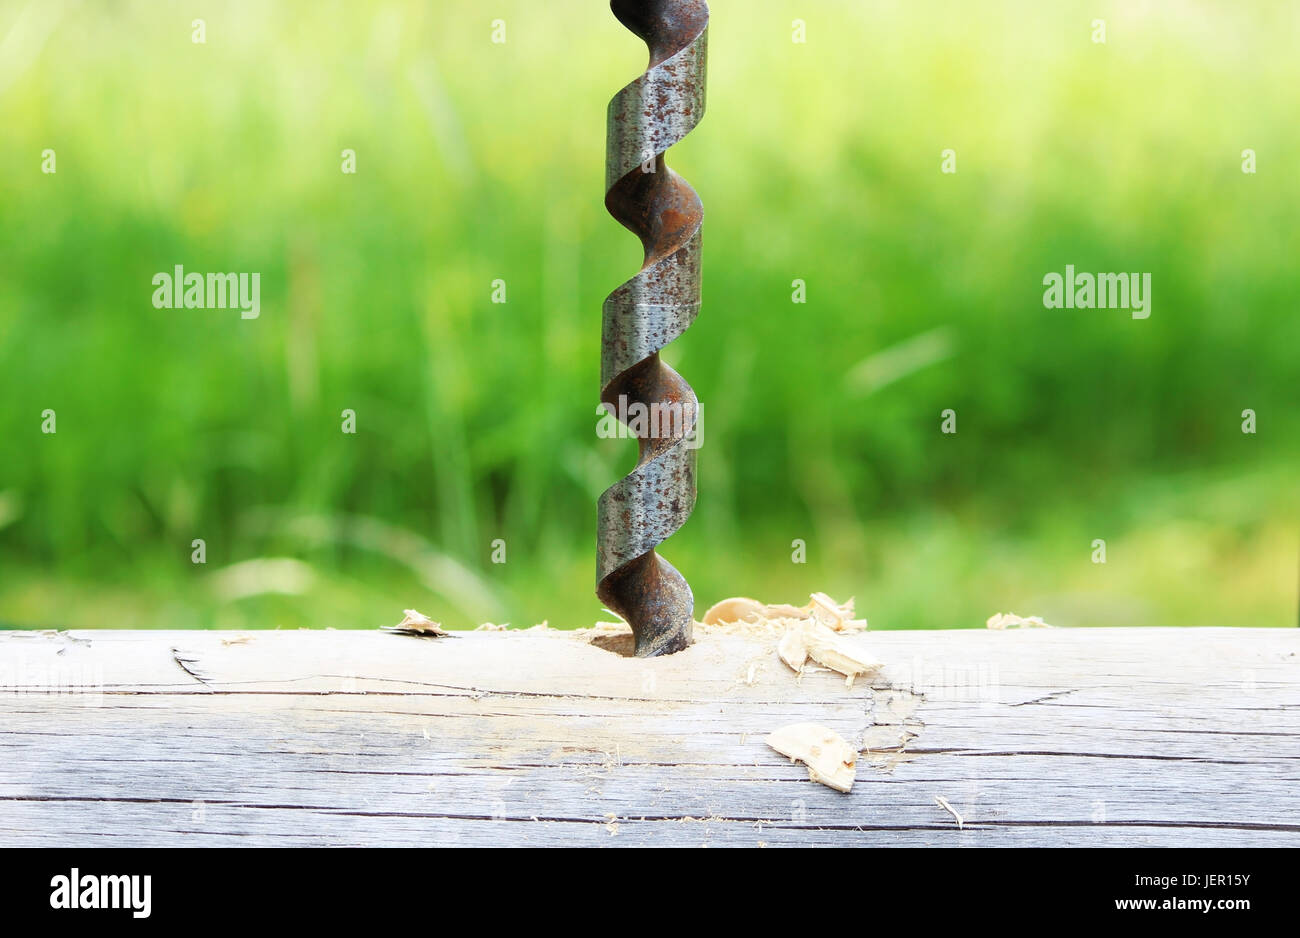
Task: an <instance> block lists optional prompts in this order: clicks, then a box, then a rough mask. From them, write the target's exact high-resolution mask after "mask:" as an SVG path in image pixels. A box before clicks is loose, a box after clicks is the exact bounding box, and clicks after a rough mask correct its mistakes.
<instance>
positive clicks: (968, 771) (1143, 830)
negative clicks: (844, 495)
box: [0, 629, 1300, 846]
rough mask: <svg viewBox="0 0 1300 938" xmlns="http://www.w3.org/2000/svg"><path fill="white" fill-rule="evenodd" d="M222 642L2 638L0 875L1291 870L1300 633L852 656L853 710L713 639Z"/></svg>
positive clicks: (219, 636)
mask: <svg viewBox="0 0 1300 938" xmlns="http://www.w3.org/2000/svg"><path fill="white" fill-rule="evenodd" d="M232 638H235V636H232V635H231V634H229V633H213V632H74V633H62V634H58V635H55V634H49V633H12V632H11V633H0V846H19V845H21V846H38V845H39V846H47V845H60V844H62V845H76V844H115V845H157V844H214V845H232V844H248V845H252V844H307V845H334V844H392V845H431V844H461V845H512V844H518V845H532V844H560V843H563V844H591V845H609V846H627V845H639V844H718V845H723V844H736V845H755V844H769V845H773V846H775V845H802V844H851V845H927V844H940V845H942V844H950V845H1028V844H1055V845H1067V844H1073V845H1175V844H1191V845H1209V844H1253V845H1290V846H1300V810H1298V809H1300V778H1298V777H1297V776H1300V726H1298V725H1297V720H1298V718H1300V631H1292V630H1262V629H1200V630H1181V629H1131V630H1116V629H1080V630H1045V629H1044V630H1039V629H1035V630H1025V631H1014V632H1013V631H1009V632H988V631H954V632H884V633H867V634H864V635H860V636H854V637H852V638H850V639H849V640H850V641H853V642H857V643H861V644H862V645H863V646H865V647H866V648H869V649H870V650H871V651H872V652H873V653H874V654H875V655H876V656H877V657H879V658H881V659H883V660H884V661H885V662H886V663H887V664H886V667H885V668H884V670H883V671H882V672H881V673H880V674H879V675H878V676H877V677H876V678H875V679H874V680H872V681H863V680H860V681H859V682H858V684H857V686H855V687H854V688H852V689H847V688H845V686H844V682H843V680H842V679H841V678H839V677H838V676H836V675H833V674H829V673H811V674H806V675H805V676H804V677H803V679H802V681H796V680H795V676H794V674H793V673H792V672H791V671H789V670H788V669H787V668H786V666H785V665H784V664H782V663H781V662H780V661H779V660H778V659H777V657H776V655H775V651H774V646H775V638H773V637H769V636H752V635H751V636H745V635H738V634H720V633H718V632H716V631H710V630H705V629H701V630H700V635H699V641H698V643H697V644H696V645H695V646H694V647H692V648H691V649H690V650H689V651H687V652H685V653H683V654H680V655H675V656H672V657H670V658H664V659H656V660H653V661H640V660H635V659H629V658H623V657H620V656H618V655H616V654H614V653H612V652H609V651H605V650H603V649H601V648H597V647H593V646H592V645H590V644H588V643H587V642H586V641H585V640H584V639H583V638H581V637H578V636H575V635H574V634H573V633H563V632H555V631H549V632H548V631H527V632H505V633H462V634H458V635H457V636H455V637H453V638H444V639H432V640H431V639H416V638H408V637H402V636H393V635H386V634H379V633H373V632H335V631H323V632H321V631H311V632H308V631H300V632H260V633H251V637H249V638H248V640H247V641H245V642H241V643H234V644H228V642H230V641H231V640H232ZM801 721H810V722H816V723H821V724H824V725H826V726H829V727H831V728H832V729H835V730H837V731H838V732H839V733H840V734H841V735H842V736H844V737H845V738H846V739H848V740H849V741H850V742H855V743H856V742H859V741H862V742H863V743H864V744H865V745H867V746H868V747H869V748H868V751H867V752H866V753H865V754H864V755H863V756H862V757H861V761H860V762H859V766H858V780H857V783H856V785H855V786H854V788H853V791H852V792H851V793H849V794H841V793H839V792H836V791H832V790H831V789H828V788H825V787H823V786H821V785H817V784H815V783H813V782H810V781H809V780H808V777H807V771H806V769H805V768H804V767H803V766H801V765H798V764H792V763H790V762H789V761H788V760H786V759H785V758H783V757H781V756H779V755H778V754H777V753H775V752H774V751H772V750H771V749H769V748H768V747H767V746H766V745H765V744H764V741H763V740H764V737H765V736H766V734H767V733H769V732H771V731H772V730H773V729H776V728H777V727H779V726H782V725H785V724H788V723H794V722H801ZM904 740H905V741H906V745H905V747H903V748H902V749H901V751H900V742H901V741H904ZM936 796H942V797H943V798H945V799H946V800H947V801H948V802H949V803H950V804H951V805H952V806H953V808H955V809H956V810H957V811H958V813H960V814H961V815H962V816H963V818H964V826H963V827H962V828H960V829H959V828H958V827H957V825H956V822H955V820H954V818H953V817H952V815H951V814H949V813H948V812H947V811H946V810H944V809H943V808H941V807H940V806H938V805H937V804H936V802H935V798H936Z"/></svg>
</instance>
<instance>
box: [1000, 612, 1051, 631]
mask: <svg viewBox="0 0 1300 938" xmlns="http://www.w3.org/2000/svg"><path fill="white" fill-rule="evenodd" d="M984 625H985V627H986V628H990V629H996V630H997V631H1002V630H1003V629H1054V628H1056V626H1054V625H1048V624H1047V623H1046V622H1044V621H1043V619H1042V617H1041V616H1028V617H1025V616H1018V615H1016V614H1015V613H1014V612H995V613H993V615H991V616H989V620H988V621H987V622H985V623H984Z"/></svg>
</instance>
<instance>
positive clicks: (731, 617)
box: [701, 596, 768, 625]
mask: <svg viewBox="0 0 1300 938" xmlns="http://www.w3.org/2000/svg"><path fill="white" fill-rule="evenodd" d="M766 618H768V616H767V606H765V605H764V604H763V603H760V602H759V601H758V600H757V599H750V598H748V597H746V596H733V597H732V598H730V599H724V600H723V601H722V602H720V603H714V604H713V605H712V606H710V607H709V611H708V612H706V613H705V614H704V618H703V619H702V620H701V622H702V623H703V624H704V625H719V624H722V623H725V622H757V621H758V620H759V619H766Z"/></svg>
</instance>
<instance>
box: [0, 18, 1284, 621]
mask: <svg viewBox="0 0 1300 938" xmlns="http://www.w3.org/2000/svg"><path fill="white" fill-rule="evenodd" d="M712 7H713V23H712V28H711V35H710V86H709V112H708V116H707V117H706V118H705V120H704V121H703V123H702V124H701V125H700V127H699V128H698V129H697V130H696V131H695V132H694V133H693V134H692V135H691V136H690V137H689V139H687V140H686V141H685V142H684V143H683V144H682V145H680V146H679V147H677V148H675V149H674V151H673V152H672V153H671V154H670V156H669V162H670V164H672V165H673V166H674V167H675V168H676V169H677V170H678V171H680V172H681V173H682V174H683V175H684V176H685V177H686V178H687V179H689V180H690V181H691V182H692V183H693V184H694V185H695V187H696V188H697V189H698V191H699V192H700V194H701V196H702V198H703V200H704V204H705V209H706V214H707V219H706V224H705V260H704V263H705V286H704V306H703V309H702V312H701V315H700V318H699V320H698V322H697V323H696V325H695V326H694V327H693V328H692V329H691V330H690V331H689V332H688V333H687V335H686V336H685V337H683V338H682V339H681V340H680V341H679V342H677V343H675V345H674V346H673V347H671V348H670V349H669V350H668V351H667V352H666V353H665V358H666V360H668V361H669V362H670V363H672V364H673V365H674V366H675V367H676V368H678V370H680V371H681V372H682V373H683V374H684V375H685V376H686V377H687V378H688V380H690V381H691V382H692V384H693V385H694V386H695V388H696V390H697V392H698V393H699V396H700V398H701V400H702V401H703V408H704V409H703V427H704V447H703V449H702V450H701V452H700V499H699V504H698V507H697V509H696V512H695V515H694V517H693V518H692V520H691V521H690V523H689V524H688V525H687V527H686V528H684V529H683V530H682V531H681V532H680V533H679V534H678V535H676V536H675V537H674V538H672V540H671V541H670V542H669V543H668V544H667V545H666V546H665V548H664V550H663V552H664V554H665V555H666V556H667V557H669V558H670V559H671V560H672V561H673V562H674V563H675V564H676V565H677V566H678V567H679V568H680V569H682V570H683V571H684V572H685V573H686V574H687V576H688V578H689V579H690V581H691V583H692V585H693V586H694V589H695V593H696V597H697V615H698V614H702V613H703V611H704V609H705V608H707V606H708V605H709V604H711V603H712V602H714V601H716V600H718V599H720V598H722V597H724V596H728V595H736V594H744V595H753V596H757V597H759V598H761V599H764V600H767V601H796V602H802V601H805V600H806V597H807V594H808V593H809V592H810V591H812V590H825V591H827V592H829V593H831V594H832V595H834V596H836V597H838V598H846V597H847V596H849V595H856V597H857V600H858V608H859V610H860V612H861V613H862V614H864V615H866V616H867V617H868V618H869V619H870V620H871V624H872V627H873V628H948V627H982V625H983V623H984V620H985V619H986V618H987V617H988V616H989V615H990V614H992V613H994V612H997V611H1015V612H1018V613H1020V614H1022V615H1041V616H1043V617H1044V618H1045V619H1047V621H1048V622H1052V623H1055V624H1058V625H1085V626H1086V625H1274V626H1283V625H1294V624H1295V617H1296V571H1297V553H1298V548H1300V544H1298V543H1297V534H1296V532H1297V527H1296V514H1297V508H1298V507H1300V492H1297V488H1296V485H1295V475H1294V466H1295V458H1296V455H1297V452H1296V450H1297V440H1300V435H1298V434H1297V431H1298V430H1300V417H1298V416H1297V411H1296V407H1295V401H1296V366H1295V355H1296V349H1297V347H1300V316H1297V309H1296V304H1297V296H1298V295H1300V293H1298V288H1300V282H1298V277H1297V273H1296V260H1297V253H1298V248H1300V239H1298V238H1297V234H1296V230H1297V204H1298V203H1297V198H1298V197H1300V132H1298V128H1300V125H1298V124H1297V122H1296V113H1295V89H1296V88H1297V86H1300V57H1297V56H1296V54H1295V50H1296V48H1297V45H1298V44H1300V42H1298V41H1300V5H1297V4H1295V3H1294V2H1289V0H1278V2H1270V0H1252V2H1250V3H1241V4H1229V3H1223V2H1193V0H1168V2H1156V0H1152V2H1145V3H1144V2H1118V0H1115V2H1107V0H1089V2H1086V3H1079V2H1055V3H1050V4H1046V3H1042V2H1041V0H1037V2H1036V0H1023V2H1022V0H1001V2H999V0H988V2H956V0H954V2H937V0H929V2H927V0H914V2H873V0H851V2H850V0H843V2H832V0H788V2H787V0H715V2H714V3H713V4H712ZM199 17H201V18H203V19H204V20H205V27H206V42H205V43H204V44H195V43H194V42H192V20H193V19H195V18H199ZM496 19H500V20H504V22H505V27H506V33H505V38H506V41H505V42H504V43H493V42H492V41H491V40H492V32H493V27H492V21H493V20H496ZM796 19H802V20H804V21H805V22H806V37H807V41H806V43H803V44H799V43H795V42H793V41H792V21H794V20H796ZM1094 19H1105V20H1106V38H1107V41H1106V43H1105V44H1098V43H1094V42H1093V41H1092V34H1093V26H1092V21H1093V20H1094ZM644 64H645V50H644V46H643V45H642V44H641V43H640V42H639V41H638V40H637V39H636V38H635V37H634V36H632V34H630V33H628V32H627V31H625V30H624V29H623V28H622V27H621V26H619V24H618V23H617V22H616V21H615V20H614V18H613V17H612V16H611V15H610V14H609V12H608V8H607V5H606V4H605V3H604V2H601V0H581V2H579V0H548V2H545V3H539V2H523V0H492V2H490V3H481V2H478V0H473V2H471V0H457V2H428V0H424V2H378V3H373V4H370V3H366V4H363V3H343V2H320V0H313V2H306V0H303V2H253V0H246V2H217V0H206V2H201V3H194V4H181V3H163V2H83V3H79V4H78V3H61V2H57V0H34V2H12V0H3V2H0V128H2V129H0V394H2V396H3V403H2V406H0V622H3V623H4V624H5V625H7V626H18V627H39V628H49V627H82V628H85V627H102V628H109V627H130V628H151V627H180V628H230V627H241V628H276V627H281V628H292V627H300V626H310V627H326V626H330V627H338V628H342V627H366V628H372V627H374V626H377V625H380V624H390V623H393V622H396V621H397V619H399V618H400V617H401V611H402V609H403V608H406V607H415V608H417V609H419V610H421V611H423V612H425V613H426V614H428V615H431V616H432V617H433V618H435V619H440V620H442V621H444V622H445V623H447V624H449V625H452V626H469V625H473V624H477V623H479V622H483V621H488V620H491V621H495V622H510V623H512V624H513V625H516V626H528V625H532V624H534V623H537V622H540V621H542V620H548V621H549V622H550V623H551V624H552V625H558V626H575V625H585V624H589V623H591V622H592V621H594V620H595V619H597V618H601V617H602V613H601V610H600V606H599V604H598V602H597V600H596V599H595V597H594V595H593V587H594V539H595V534H594V526H595V500H596V497H597V495H598V494H599V493H600V491H601V490H602V489H603V488H604V487H605V486H607V485H608V484H610V483H611V482H612V481H613V480H614V479H615V478H617V477H618V476H619V475H620V474H622V473H624V472H626V471H627V470H628V469H629V468H630V467H631V465H632V464H633V463H634V461H635V446H634V444H632V443H631V442H629V441H625V440H624V441H619V440H600V439H597V438H596V434H595V425H596V418H595V405H596V402H597V399H598V393H599V392H598V387H597V385H598V367H599V333H600V307H601V302H602V300H603V298H604V296H605V295H606V294H607V293H608V292H609V291H610V290H611V289H613V288H614V287H615V286H617V285H618V284H619V283H620V282H622V281H623V280H624V279H626V278H627V277H629V276H631V274H632V273H633V272H635V270H636V269H637V267H638V265H639V263H640V246H639V244H638V243H637V241H636V239H635V238H634V237H633V236H632V235H630V234H628V233H627V232H625V231H624V230H623V229H622V228H620V227H619V226H618V225H617V224H616V223H615V222H614V221H613V220H612V219H611V218H609V217H608V216H607V215H606V214H605V212H604V209H603V205H602V196H603V192H602V188H603V186H602V183H603V158H604V135H605V126H604V114H605V105H606V102H607V101H608V99H609V98H610V97H611V96H612V95H613V94H614V92H616V91H617V90H618V88H620V87H621V86H622V85H623V84H625V83H626V82H627V81H629V80H631V79H632V78H633V77H635V76H636V75H637V74H639V72H640V70H641V69H642V67H643V66H644ZM47 148H49V149H53V150H55V152H56V155H57V172H56V173H55V174H52V175H48V174H43V173H42V172H41V154H42V151H43V150H45V149H47ZM345 148H348V149H353V150H355V151H356V164H357V172H356V174H355V175H345V174H343V173H342V172H341V171H340V166H341V151H342V150H344V149H345ZM946 148H952V149H954V150H955V151H956V154H957V169H958V171H957V172H956V173H955V174H951V175H945V174H942V173H941V172H940V161H941V152H942V151H943V150H944V149H946ZM1247 148H1250V149H1254V150H1255V151H1256V153H1257V159H1258V172H1257V173H1256V174H1254V175H1249V174H1244V173H1243V172H1242V171H1241V153H1242V151H1243V150H1244V149H1247ZM175 264H183V265H185V267H186V268H187V269H188V270H191V271H203V272H207V271H244V272H250V271H256V272H260V274H261V280H262V282H261V304H262V314H261V317H260V319H257V320H252V321H243V320H241V319H240V317H239V314H238V312H237V311H233V310H184V309H180V310H175V309H161V310H159V309H154V308H153V306H152V305H151V302H150V300H151V296H152V293H153V285H152V284H151V278H152V277H153V275H154V274H155V273H156V272H158V271H170V270H171V269H172V267H173V265H175ZM1066 264H1074V265H1075V266H1076V268H1078V269H1079V270H1087V271H1093V272H1096V271H1148V272H1151V274H1152V277H1153V304H1152V314H1151V317H1150V319H1148V320H1145V321H1136V320H1133V319H1131V318H1130V317H1129V315H1128V314H1127V313H1125V312H1122V311H1114V310H1048V309H1044V307H1043V304H1042V293H1043V287H1042V283H1041V281H1042V277H1043V275H1044V274H1046V273H1047V272H1049V271H1057V272H1061V271H1063V270H1064V268H1065V265H1066ZM496 279H501V280H504V281H505V282H506V285H507V300H508V301H507V302H506V303H505V304H493V303H492V302H491V296H492V282H493V281H494V280H496ZM796 279H799V280H803V281H805V283H806V285H807V287H806V289H807V303H806V304H805V305H796V304H794V303H792V302H791V294H792V282H793V281H794V280H796ZM47 408H49V409H53V410H55V411H56V413H57V421H58V423H57V433H56V434H53V435H48V434H42V433H41V414H42V412H43V411H44V410H46V409H47ZM345 408H350V409H353V410H355V412H356V414H357V433H356V434H355V435H345V434H343V433H342V432H341V416H340V415H341V412H342V411H343V410H344V409H345ZM946 408H952V409H954V410H955V411H956V413H957V421H958V423H957V427H958V432H957V433H956V434H955V435H944V434H941V433H940V413H941V411H943V410H944V409H946ZM1247 408H1249V409H1252V410H1254V411H1255V412H1256V414H1257V420H1258V432H1257V433H1256V434H1254V435H1249V434H1244V433H1243V432H1242V429H1241V423H1242V417H1241V414H1242V411H1243V410H1245V409H1247ZM196 538H202V539H203V540H204V541H205V542H206V545H207V563H206V564H204V565H195V564H193V563H191V542H192V541H193V540H194V539H196ZM497 538H501V539H504V541H505V544H506V551H507V554H506V557H507V562H506V563H504V564H493V563H492V562H491V559H490V557H491V551H492V542H493V540H494V539H497ZM795 539H802V540H803V541H805V542H806V545H807V562H806V563H804V564H796V563H793V562H792V559H791V554H792V541H794V540H795ZM1095 539H1104V540H1105V541H1106V552H1107V562H1106V563H1105V564H1104V565H1103V564H1096V563H1093V541H1094V540H1095ZM604 617H605V618H608V616H607V615H605V616H604Z"/></svg>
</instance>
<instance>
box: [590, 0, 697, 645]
mask: <svg viewBox="0 0 1300 938" xmlns="http://www.w3.org/2000/svg"><path fill="white" fill-rule="evenodd" d="M610 9H611V10H612V11H613V13H614V15H615V16H616V17H618V20H619V22H621V23H622V24H623V25H624V26H626V27H627V28H628V29H629V30H630V31H632V32H633V33H635V34H636V35H637V36H639V37H641V38H642V39H644V40H645V43H646V45H647V46H648V47H649V49H650V64H649V66H648V67H647V68H646V71H645V72H644V73H643V74H642V75H641V77H639V78H638V79H636V81H634V82H632V83H631V84H630V85H628V86H627V87H626V88H624V89H623V90H622V91H620V92H619V93H618V94H617V95H615V97H614V99H613V100H612V101H611V102H610V104H609V121H608V142H607V148H606V171H605V190H606V191H605V207H606V209H608V211H609V213H610V214H611V215H613V216H614V218H616V219H617V220H618V221H619V222H620V223H621V224H622V225H623V226H624V227H625V228H627V229H628V230H630V231H632V232H633V233H634V234H636V235H637V236H638V237H639V238H640V239H641V243H642V245H643V246H644V248H645V261H644V263H643V264H642V266H641V270H640V271H639V272H638V273H637V275H636V276H635V277H633V278H632V279H631V280H629V281H627V282H626V283H624V284H623V285H622V286H620V287H619V288H618V289H617V290H615V291H614V292H613V293H611V294H610V295H609V297H608V299H606V300H605V307H604V318H603V331H602V341H601V401H602V402H603V403H605V404H606V405H607V406H608V407H610V408H612V409H613V410H614V412H615V413H616V414H617V415H619V416H620V417H622V416H623V415H624V414H627V413H629V412H631V411H632V410H633V409H634V407H635V408H638V409H639V410H640V412H641V413H644V414H648V418H647V419H645V420H644V421H641V422H639V423H632V422H630V423H629V429H631V430H633V432H634V433H635V435H636V436H637V441H638V444H639V447H640V459H639V461H638V462H637V466H636V468H635V469H633V470H632V472H631V473H629V474H628V475H627V476H624V477H623V478H622V479H620V480H619V481H618V482H616V483H615V484H614V485H612V486H611V487H610V488H609V489H608V490H606V491H605V493H604V494H603V495H601V497H600V503H599V512H598V514H599V518H598V521H597V528H598V535H597V556H596V567H597V571H596V594H597V595H598V596H599V597H600V599H601V601H603V602H604V603H605V605H606V606H608V607H609V608H610V609H611V610H613V611H614V612H616V613H618V615H620V616H622V617H623V618H624V619H625V620H627V622H628V624H630V625H631V626H632V632H633V634H634V635H635V638H636V654H637V656H638V657H650V656H653V655H664V654H671V653H673V652H676V651H680V650H682V649H683V648H685V647H686V646H687V645H689V644H690V641H691V625H692V623H693V621H694V597H693V596H692V594H691V588H690V586H689V585H687V583H686V579H685V578H684V577H683V576H682V575H681V574H680V573H679V572H678V571H677V570H676V568H674V567H673V565H672V564H670V563H669V562H668V561H667V560H665V559H664V558H662V557H660V556H659V555H658V554H657V553H655V548H656V547H657V546H658V545H659V544H660V543H662V542H663V541H664V540H665V539H666V538H668V537H669V536H671V535H672V534H673V533H674V532H676V531H677V530H678V529H679V528H680V527H681V526H682V525H683V524H684V523H685V522H686V519H687V518H688V517H689V516H690V513H691V510H692V509H693V508H694V507H695V445H694V443H693V441H692V437H693V436H694V433H695V430H696V425H697V422H698V402H697V400H696V398H695V392H694V391H692V390H691V386H690V385H689V384H687V383H686V381H685V380H684V379H683V378H682V377H681V375H679V374H677V372H675V371H673V369H672V368H670V367H668V366H667V365H665V364H664V363H663V362H661V361H660V360H659V350H660V349H662V348H663V347H664V346H665V345H667V344H668V343H669V342H671V341H673V340H674V339H676V338H677V337H678V336H680V335H681V334H682V333H684V332H685V331H686V330H687V328H689V327H690V325H691V323H692V322H694V321H695V316H696V314H697V312H698V311H699V306H700V226H701V223H702V221H703V218H704V209H703V206H702V205H701V204H700V199H699V196H697V195H696V194H695V190H694V189H692V188H691V187H690V186H689V185H688V184H687V183H686V181H685V180H684V179H682V178H681V177H680V176H678V175H677V174H676V173H675V172H673V171H672V170H671V169H669V168H668V166H667V165H666V163H665V162H664V154H665V152H667V150H668V149H669V148H670V147H672V146H673V145H674V144H676V143H677V142H679V141H680V140H681V139H682V138H683V137H685V136H686V135H687V134H688V133H690V132H691V130H692V129H694V127H695V125H696V124H698V123H699V121H700V118H701V117H703V116H704V86H705V68H706V60H707V44H708V39H707V36H708V21H709V8H708V5H707V4H706V3H704V2H703V0H613V2H611V3H610Z"/></svg>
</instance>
